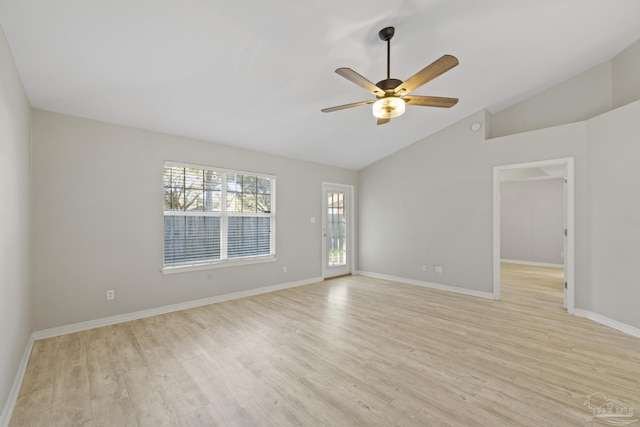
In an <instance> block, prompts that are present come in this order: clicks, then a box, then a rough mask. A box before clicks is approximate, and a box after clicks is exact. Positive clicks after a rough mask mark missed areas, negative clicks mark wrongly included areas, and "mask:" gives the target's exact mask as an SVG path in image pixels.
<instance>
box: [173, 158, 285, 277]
mask: <svg viewBox="0 0 640 427" xmlns="http://www.w3.org/2000/svg"><path fill="white" fill-rule="evenodd" d="M274 193H275V177H273V176H267V175H259V174H252V173H247V172H239V171H230V170H225V169H215V168H206V167H202V166H201V167H194V166H190V165H183V164H177V163H172V162H165V167H164V265H165V267H172V266H184V265H194V264H195V265H197V264H211V263H221V262H224V261H227V260H239V259H243V258H254V257H265V256H274V255H275V235H274V232H273V229H274V224H275V210H274V209H273V207H274V200H273V194H274Z"/></svg>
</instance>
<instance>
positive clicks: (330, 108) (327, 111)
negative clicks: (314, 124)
mask: <svg viewBox="0 0 640 427" xmlns="http://www.w3.org/2000/svg"><path fill="white" fill-rule="evenodd" d="M374 102H376V101H375V100H373V99H372V100H371V101H360V102H353V103H351V104H344V105H338V106H335V107H329V108H323V109H322V110H320V111H322V112H323V113H331V112H333V111H339V110H346V109H347V108H353V107H360V106H361V105H367V104H373V103H374Z"/></svg>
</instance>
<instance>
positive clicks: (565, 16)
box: [0, 0, 640, 170]
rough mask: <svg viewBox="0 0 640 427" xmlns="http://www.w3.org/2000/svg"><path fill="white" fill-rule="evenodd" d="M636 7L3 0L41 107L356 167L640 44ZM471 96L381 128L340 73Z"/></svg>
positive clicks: (12, 40)
mask: <svg viewBox="0 0 640 427" xmlns="http://www.w3.org/2000/svg"><path fill="white" fill-rule="evenodd" d="M638 17H640V1H638V0H615V1H611V0H563V1H558V0H537V1H526V2H525V1H514V0H483V1H478V0H404V1H393V0H384V1H382V0H349V1H345V0H339V1H338V0H323V1H317V2H312V1H300V0H272V1H268V2H267V1H251V2H249V1H235V2H231V1H219V0H181V1H175V0H173V1H169V0H90V1H87V0H56V1H51V0H0V25H2V27H3V29H4V31H5V34H6V36H7V39H8V41H9V45H10V48H11V51H12V53H13V56H14V59H15V61H16V63H17V67H18V71H19V73H20V75H21V77H22V80H23V83H24V86H25V89H26V92H27V95H28V97H29V100H30V102H31V104H32V106H33V107H36V108H41V109H45V110H51V111H56V112H61V113H66V114H72V115H76V116H81V117H87V118H92V119H97V120H102V121H106V122H112V123H117V124H122V125H128V126H134V127H138V128H143V129H150V130H154V131H158V132H163V133H168V134H175V135H183V136H187V137H192V138H197V139H201V140H205V141H211V142H215V143H221V144H226V145H230V146H235V147H241V148H246V149H250V150H257V151H262V152H267V153H273V154H276V155H280V156H286V157H292V158H297V159H303V160H309V161H313V162H318V163H323V164H329V165H335V166H340V167H345V168H349V169H354V170H358V169H360V168H362V167H364V166H366V165H368V164H370V163H372V162H375V161H376V160H378V159H380V158H382V157H385V156H386V155H388V154H390V153H392V152H394V151H397V150H399V149H400V148H402V147H405V146H407V145H409V144H412V143H413V142H415V141H417V140H419V139H421V138H423V137H425V136H428V135H430V134H432V133H434V132H436V131H438V130H439V129H442V128H444V127H446V126H448V125H450V124H451V123H454V122H456V121H458V120H460V119H462V118H464V117H466V116H468V115H470V114H472V113H474V112H476V111H478V110H481V109H483V108H489V109H490V110H492V111H496V110H499V109H501V108H503V107H506V106H508V105H511V104H513V103H514V102H517V101H519V100H521V99H524V98H526V97H527V96H529V95H531V94H533V93H536V92H538V91H540V90H542V89H545V88H547V87H549V86H551V85H553V84H555V83H558V82H560V81H563V80H565V79H567V78H569V77H572V76H574V75H576V74H579V73H581V72H582V71H585V70H586V69H588V68H590V67H592V66H594V65H597V64H600V63H602V62H604V61H607V60H609V59H611V58H612V57H613V56H615V55H616V54H618V53H619V52H620V51H622V50H623V49H624V48H626V47H627V46H629V45H630V44H632V43H633V42H634V41H636V40H638V39H640V25H639V24H638ZM390 25H392V26H395V27H396V35H395V37H394V39H393V41H392V43H391V47H392V52H391V54H392V57H391V74H392V77H395V78H399V79H401V80H406V79H407V78H408V77H410V76H411V75H413V74H414V73H415V72H417V71H419V70H420V69H422V68H423V67H424V66H426V65H428V64H429V63H431V62H432V61H434V60H435V59H437V58H439V57H440V56H441V55H443V54H445V53H448V54H452V55H455V56H456V57H457V58H458V59H459V60H460V65H459V66H458V67H457V68H454V69H453V70H451V71H449V72H448V73H446V74H444V75H442V76H441V77H439V78H438V79H436V80H434V81H432V82H430V83H428V84H427V85H426V86H423V87H422V88H420V89H418V90H416V91H415V92H414V94H417V95H435V96H449V97H458V98H460V102H459V103H458V105H456V106H455V107H453V108H451V109H436V108H427V107H408V108H407V112H406V113H405V114H404V115H403V116H402V117H399V118H397V119H394V120H392V122H391V123H390V124H387V125H384V126H376V125H375V120H374V118H373V116H372V114H371V109H370V107H368V106H367V107H359V108H355V109H351V110H344V111H338V112H334V113H329V114H324V113H321V112H320V109H321V108H324V107H331V106H334V105H340V104H345V103H349V102H356V101H363V100H367V99H370V98H371V96H370V94H368V93H367V92H366V91H364V90H363V89H361V88H360V87H358V86H356V85H354V84H352V83H350V82H349V81H347V80H345V79H344V78H342V77H339V76H338V75H337V74H335V73H334V72H333V71H334V70H335V69H336V68H338V67H350V68H353V69H354V70H355V71H357V72H359V73H360V74H362V75H364V76H365V77H367V78H368V79H369V80H372V81H373V82H377V81H378V80H381V79H383V78H384V77H385V73H386V70H385V67H386V63H385V61H386V48H385V44H384V43H383V42H381V41H380V39H379V38H378V31H379V30H380V29H381V28H383V27H385V26H390Z"/></svg>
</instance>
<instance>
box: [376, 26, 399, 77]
mask: <svg viewBox="0 0 640 427" xmlns="http://www.w3.org/2000/svg"><path fill="white" fill-rule="evenodd" d="M395 32H396V29H395V28H393V27H386V28H383V29H381V30H380V32H379V33H378V36H379V37H380V40H382V41H383V42H387V80H389V79H391V39H392V38H393V35H394V34H395Z"/></svg>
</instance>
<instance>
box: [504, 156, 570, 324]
mask: <svg viewBox="0 0 640 427" xmlns="http://www.w3.org/2000/svg"><path fill="white" fill-rule="evenodd" d="M493 189H494V197H493V198H494V209H493V213H494V214H493V220H494V223H493V271H494V278H493V294H494V298H495V299H500V297H501V280H505V278H507V280H511V281H513V282H514V283H518V281H521V282H522V280H524V278H525V277H527V278H528V279H529V283H531V284H532V286H533V284H536V286H539V287H540V288H539V289H538V290H539V291H540V292H542V293H544V294H545V295H546V296H547V297H549V298H553V297H554V295H556V296H559V297H558V298H560V299H561V300H562V304H563V306H564V307H565V308H566V309H567V311H568V312H569V313H573V311H574V281H573V259H574V257H573V253H574V245H573V240H574V239H573V216H574V215H573V210H574V207H573V206H574V203H573V200H574V196H573V191H574V189H573V158H564V159H554V160H545V161H539V162H530V163H519V164H514V165H505V166H496V167H494V170H493ZM527 192H529V194H526V193H527ZM536 192H537V193H536ZM544 192H546V193H544ZM541 197H542V199H541ZM527 198H530V200H529V199H527ZM536 198H537V199H538V202H535V201H534V199H536ZM503 199H504V200H503ZM545 203H546V205H545ZM516 219H517V221H516ZM503 220H504V221H503ZM509 221H513V222H514V223H511V222H509ZM510 283H511V282H510ZM545 286H546V287H547V288H544V287H545ZM556 286H557V287H559V289H556V288H555V287H556ZM509 290H510V291H511V290H512V288H509Z"/></svg>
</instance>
